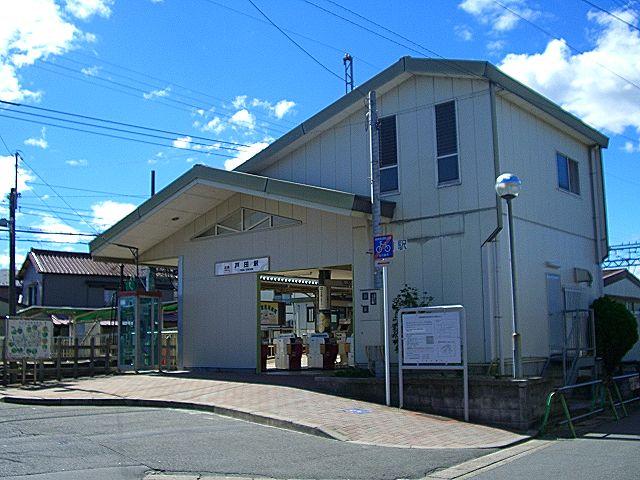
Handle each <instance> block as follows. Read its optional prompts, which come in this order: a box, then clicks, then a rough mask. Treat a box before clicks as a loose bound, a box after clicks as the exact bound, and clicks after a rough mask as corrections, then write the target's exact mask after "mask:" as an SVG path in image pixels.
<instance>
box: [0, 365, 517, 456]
mask: <svg viewBox="0 0 640 480" xmlns="http://www.w3.org/2000/svg"><path fill="white" fill-rule="evenodd" d="M0 397H3V398H4V400H5V401H7V402H16V403H28V402H33V403H40V404H51V405H56V404H62V403H64V404H77V405H83V404H86V405H90V404H91V405H96V404H104V405H108V404H111V405H113V404H119V405H124V404H126V405H134V404H138V405H148V406H164V407H173V408H180V407H184V408H202V409H206V410H210V411H213V412H215V413H220V414H222V415H228V416H232V417H236V418H241V419H245V420H249V421H255V422H257V423H263V424H268V425H273V426H278V427H282V428H289V429H293V430H298V431H303V432H306V433H313V434H317V435H322V436H326V437H331V438H335V439H338V440H342V441H348V442H355V443H363V444H371V445H378V446H387V447H405V448H499V447H505V446H508V445H511V444H513V443H516V442H519V441H522V440H525V439H527V438H528V437H526V436H523V435H518V434H515V433H512V432H508V431H505V430H500V429H497V428H491V427H485V426H482V425H476V424H473V423H465V422H462V421H458V420H453V419H449V418H445V417H438V416H435V415H428V414H423V413H416V412H410V411H406V410H399V409H397V408H394V407H386V406H382V405H378V404H374V403H368V402H362V401H356V400H350V399H347V398H342V397H335V396H331V395H326V394H322V393H317V392H311V391H308V390H301V389H297V388H291V387H286V386H280V385H268V384H256V383H245V382H232V381H225V380H210V379H196V378H184V377H180V376H178V375H156V374H147V375H133V374H128V375H118V376H108V377H99V378H90V379H78V380H68V381H64V382H61V383H50V384H45V386H39V387H25V388H8V389H0Z"/></svg>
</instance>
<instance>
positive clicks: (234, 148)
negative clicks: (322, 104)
mask: <svg viewBox="0 0 640 480" xmlns="http://www.w3.org/2000/svg"><path fill="white" fill-rule="evenodd" d="M0 102H2V100H0ZM5 111H8V112H10V113H14V114H15V113H17V114H20V115H29V116H31V117H37V118H46V119H48V120H56V121H58V122H66V123H71V124H74V125H82V126H86V127H92V128H101V129H103V130H109V131H115V132H121V133H129V134H131V135H140V136H143V137H149V138H156V139H160V140H169V141H171V142H173V141H174V140H176V138H174V137H166V136H162V135H155V134H153V133H143V132H136V131H133V130H126V129H123V128H117V127H108V126H106V125H96V124H95V123H88V122H82V121H79V120H70V119H68V118H60V117H54V116H51V115H43V114H41V113H31V112H23V111H21V110H13V109H10V110H5ZM186 137H189V138H193V137H190V136H188V135H186V136H185V137H183V138H186ZM189 143H190V144H192V145H199V146H204V147H215V148H219V149H223V150H230V151H233V152H238V151H240V150H239V148H236V147H230V146H226V145H211V144H210V143H202V142H196V141H189Z"/></svg>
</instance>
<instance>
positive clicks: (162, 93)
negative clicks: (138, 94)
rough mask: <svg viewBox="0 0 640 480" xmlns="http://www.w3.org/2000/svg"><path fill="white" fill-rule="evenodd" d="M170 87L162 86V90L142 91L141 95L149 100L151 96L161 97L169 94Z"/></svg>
mask: <svg viewBox="0 0 640 480" xmlns="http://www.w3.org/2000/svg"><path fill="white" fill-rule="evenodd" d="M170 91H171V87H166V88H163V89H162V90H152V91H150V92H149V93H143V94H142V96H143V97H144V98H145V100H151V99H152V98H162V97H166V96H168V95H169V92H170Z"/></svg>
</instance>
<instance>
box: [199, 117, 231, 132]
mask: <svg viewBox="0 0 640 480" xmlns="http://www.w3.org/2000/svg"><path fill="white" fill-rule="evenodd" d="M225 128H227V126H226V125H225V124H224V123H223V122H222V120H221V119H220V117H213V118H212V119H211V120H209V121H208V122H207V123H205V124H204V125H203V126H202V130H204V131H205V132H213V133H215V134H219V133H222V131H224V129H225Z"/></svg>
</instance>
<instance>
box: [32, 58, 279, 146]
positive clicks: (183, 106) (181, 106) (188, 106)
mask: <svg viewBox="0 0 640 480" xmlns="http://www.w3.org/2000/svg"><path fill="white" fill-rule="evenodd" d="M40 62H41V63H46V64H48V65H51V66H54V67H57V68H60V69H63V70H66V71H71V72H73V73H75V74H77V75H76V76H73V75H67V74H64V73H62V72H58V71H56V70H51V69H48V68H45V67H43V66H42V65H39V64H35V65H34V66H35V67H36V68H40V69H42V70H44V71H47V72H50V73H54V74H56V75H60V76H63V77H66V78H73V79H75V80H79V81H81V82H84V83H88V84H90V85H95V86H98V87H102V88H106V89H108V90H113V91H116V92H119V93H123V94H125V95H129V96H131V97H134V98H137V99H140V98H141V97H140V95H134V94H131V93H130V92H127V91H124V90H120V89H118V88H113V87H109V86H107V85H103V84H101V83H96V82H95V81H93V80H94V79H95V80H100V81H103V82H106V83H110V84H113V85H116V86H119V87H123V88H127V89H129V90H132V91H135V92H138V93H141V94H142V95H145V94H148V92H147V91H146V90H143V89H140V88H137V87H134V86H131V85H126V84H124V83H120V82H116V81H114V80H111V79H108V78H103V77H99V76H90V77H87V76H86V75H85V74H83V73H82V72H79V71H77V70H74V69H72V68H69V67H65V66H63V65H59V64H57V63H53V62H49V61H47V60H40ZM142 98H144V97H142ZM152 100H153V101H156V102H159V103H161V104H162V105H165V106H167V107H170V108H174V109H177V110H181V111H185V112H189V113H193V111H194V110H205V111H206V110H208V107H207V106H204V105H195V104H192V103H188V102H183V101H181V100H176V99H174V98H171V97H154V98H153V99H152ZM167 102H172V103H174V104H176V105H173V104H170V103H167ZM216 114H217V115H220V116H223V117H226V118H232V117H233V115H232V114H229V113H224V112H216ZM261 122H265V123H273V124H275V125H278V124H276V123H275V122H268V121H266V120H261ZM257 129H259V130H261V131H263V133H272V132H275V133H279V134H282V133H285V132H286V130H284V129H282V128H276V127H266V126H263V125H258V127H257Z"/></svg>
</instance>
